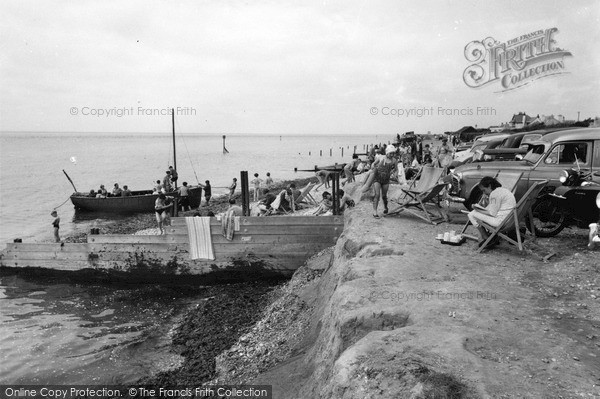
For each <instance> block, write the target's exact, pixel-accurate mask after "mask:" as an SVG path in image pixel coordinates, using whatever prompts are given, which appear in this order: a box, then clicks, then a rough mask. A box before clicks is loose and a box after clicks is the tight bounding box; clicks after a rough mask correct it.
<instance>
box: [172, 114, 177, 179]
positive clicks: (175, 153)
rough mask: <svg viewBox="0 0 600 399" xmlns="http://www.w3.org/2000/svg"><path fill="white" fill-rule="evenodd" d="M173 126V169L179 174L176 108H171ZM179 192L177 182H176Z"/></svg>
mask: <svg viewBox="0 0 600 399" xmlns="http://www.w3.org/2000/svg"><path fill="white" fill-rule="evenodd" d="M171 124H172V125H173V169H175V173H177V151H175V108H171ZM174 183H175V190H177V180H175V181H174Z"/></svg>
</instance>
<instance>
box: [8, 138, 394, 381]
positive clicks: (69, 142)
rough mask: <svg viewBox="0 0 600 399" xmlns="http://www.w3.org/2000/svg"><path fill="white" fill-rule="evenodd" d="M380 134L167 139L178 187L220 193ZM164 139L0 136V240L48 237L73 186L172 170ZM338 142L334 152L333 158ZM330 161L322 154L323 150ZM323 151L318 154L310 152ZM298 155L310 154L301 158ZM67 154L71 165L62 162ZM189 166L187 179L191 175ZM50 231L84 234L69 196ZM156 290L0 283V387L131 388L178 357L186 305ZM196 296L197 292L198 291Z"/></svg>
mask: <svg viewBox="0 0 600 399" xmlns="http://www.w3.org/2000/svg"><path fill="white" fill-rule="evenodd" d="M387 139H388V138H387V137H381V136H380V137H377V136H371V137H361V136H349V137H344V136H333V137H322V136H302V137H299V136H281V137H280V136H241V135H238V136H235V135H231V136H228V137H227V142H226V145H227V149H228V150H229V154H227V155H223V153H222V137H221V136H220V135H213V136H206V135H204V136H191V135H182V136H179V137H178V142H177V146H178V151H177V161H178V164H177V165H178V171H179V175H180V182H183V181H188V182H189V183H193V184H195V183H196V182H197V179H198V180H199V181H201V182H204V180H210V181H211V183H212V185H213V187H214V188H213V193H214V194H219V193H225V192H227V190H226V189H225V187H226V186H228V185H229V184H230V182H231V179H232V178H233V177H238V178H239V172H240V170H247V171H248V172H249V173H250V174H254V173H255V172H256V173H259V174H260V176H261V178H263V179H264V177H265V174H266V172H271V176H272V177H273V178H274V179H275V180H278V179H292V178H295V177H298V178H300V177H308V176H311V175H312V173H298V174H295V173H294V167H298V168H299V169H310V168H312V167H313V166H314V165H328V164H332V163H334V162H345V161H347V160H348V159H350V157H351V154H352V151H353V147H354V146H355V145H356V146H357V151H358V152H363V148H364V145H365V144H371V143H378V142H379V141H385V140H387ZM171 140H172V139H171V138H170V137H169V136H168V135H165V136H163V135H156V134H154V135H148V134H130V135H109V134H104V135H93V134H56V133H54V134H51V133H47V134H31V133H29V134H26V133H13V134H6V133H4V134H1V135H0V162H1V163H0V167H1V168H0V171H1V178H0V218H1V221H2V223H1V225H0V245H2V246H4V244H3V243H4V242H7V241H12V239H13V238H15V237H19V238H22V239H23V240H24V241H29V242H31V241H48V240H51V238H52V229H51V225H50V223H51V221H52V218H51V216H50V212H51V210H52V209H53V208H55V207H58V206H59V205H61V204H62V203H63V202H65V200H68V197H69V195H70V194H71V193H72V192H73V188H72V187H71V185H70V183H69V182H68V180H67V179H66V177H65V176H64V174H63V173H62V169H64V170H65V171H66V172H67V173H68V174H69V175H70V176H71V178H72V179H73V181H74V183H75V185H76V187H77V189H78V190H79V191H89V190H90V189H92V188H93V189H97V188H98V187H99V185H100V184H104V185H105V186H106V187H107V189H110V188H111V187H112V185H113V184H114V183H115V182H118V183H119V184H120V185H121V186H123V185H124V184H126V185H128V186H129V187H130V189H132V190H136V189H147V188H149V187H151V186H152V182H153V181H156V180H157V179H162V177H163V176H164V172H165V170H166V168H167V167H168V165H170V164H172V161H171V159H172V150H171ZM341 147H344V155H345V156H344V157H342V156H341ZM330 148H331V149H333V156H332V157H330V156H329V149H330ZM319 151H323V154H324V155H323V156H322V157H320V156H319ZM309 152H310V153H311V155H309ZM72 157H74V162H73V161H72V160H71V158H72ZM194 171H195V173H194ZM58 212H59V215H60V216H61V220H62V221H61V234H63V235H66V234H69V233H71V232H75V231H87V230H88V229H89V227H90V224H91V223H92V221H90V220H89V215H88V216H87V218H88V220H82V218H81V217H77V218H76V217H75V213H74V209H73V206H72V204H71V202H70V201H67V202H66V203H64V205H62V206H60V207H59V209H58ZM194 295H196V294H195V293H190V294H189V295H188V296H185V295H181V294H180V293H179V291H178V290H174V291H172V290H170V289H169V288H166V287H146V286H141V287H136V288H133V289H132V288H128V289H123V288H120V287H110V286H93V285H83V286H81V285H75V284H64V283H50V282H48V283H46V282H31V281H29V280H24V279H22V278H20V277H16V276H8V277H0V383H22V384H27V383H30V384H44V383H65V384H77V383H79V384H84V383H98V384H100V383H105V384H108V383H112V384H120V383H131V382H134V381H136V380H137V379H138V378H139V377H141V376H145V375H148V374H149V373H152V372H153V371H155V370H156V367H159V366H162V367H164V366H165V365H174V364H177V362H178V361H179V360H180V359H178V358H176V357H174V355H172V354H169V352H168V350H167V349H168V348H167V347H166V344H167V342H168V330H169V328H170V327H171V326H172V324H173V317H174V316H173V315H174V313H175V312H176V310H178V309H181V308H182V307H184V306H185V305H186V304H187V303H189V301H193V300H194ZM198 295H199V294H198Z"/></svg>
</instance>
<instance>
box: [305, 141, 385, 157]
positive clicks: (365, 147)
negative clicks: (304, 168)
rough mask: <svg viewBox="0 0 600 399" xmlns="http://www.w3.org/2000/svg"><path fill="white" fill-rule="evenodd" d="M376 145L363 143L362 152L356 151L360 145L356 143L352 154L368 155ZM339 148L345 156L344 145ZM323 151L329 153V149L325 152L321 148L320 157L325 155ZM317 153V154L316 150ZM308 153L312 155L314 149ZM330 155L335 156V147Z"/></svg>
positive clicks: (348, 147)
mask: <svg viewBox="0 0 600 399" xmlns="http://www.w3.org/2000/svg"><path fill="white" fill-rule="evenodd" d="M377 145H378V146H379V148H381V146H382V145H383V143H379V144H377ZM374 146H375V144H363V146H362V147H363V148H362V149H363V152H362V153H357V152H356V150H357V149H358V146H357V145H355V146H354V147H353V151H352V154H357V155H367V154H368V153H369V151H370V150H371V149H372V148H373V147H374ZM346 148H347V149H350V146H346ZM339 149H340V151H341V156H342V157H343V156H344V147H340V148H339ZM323 153H325V155H327V150H325V152H323V150H319V156H320V157H322V156H323ZM315 154H316V152H315ZM308 155H309V156H312V151H309V152H308ZM329 156H330V157H332V156H333V148H330V149H329Z"/></svg>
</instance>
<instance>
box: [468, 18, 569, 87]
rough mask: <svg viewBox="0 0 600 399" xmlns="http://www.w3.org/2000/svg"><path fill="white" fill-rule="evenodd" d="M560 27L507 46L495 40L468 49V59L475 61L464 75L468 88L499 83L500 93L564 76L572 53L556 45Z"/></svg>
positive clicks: (477, 42) (475, 44)
mask: <svg viewBox="0 0 600 399" xmlns="http://www.w3.org/2000/svg"><path fill="white" fill-rule="evenodd" d="M557 32H558V29H557V28H550V29H546V30H538V31H535V32H532V33H528V34H524V35H521V36H519V37H516V38H514V39H511V40H508V41H507V42H506V43H500V42H498V41H496V40H495V39H494V38H492V37H488V38H486V39H484V40H481V41H472V42H470V43H469V44H467V45H466V46H465V58H466V59H467V60H468V61H469V62H472V64H471V65H469V66H468V67H467V68H466V69H465V71H464V73H463V79H464V81H465V83H466V85H467V86H469V87H472V88H479V87H483V86H485V85H488V84H491V83H494V82H498V83H499V84H500V86H501V88H502V89H501V90H500V91H507V90H512V89H516V88H518V87H522V86H524V85H526V84H528V83H531V82H533V81H534V80H537V79H540V78H545V77H548V76H552V75H558V74H561V73H565V72H566V71H565V61H564V58H565V57H566V56H572V54H571V53H570V52H569V51H566V50H563V49H561V48H558V47H557V46H556V41H555V40H554V35H555V34H556V33H557Z"/></svg>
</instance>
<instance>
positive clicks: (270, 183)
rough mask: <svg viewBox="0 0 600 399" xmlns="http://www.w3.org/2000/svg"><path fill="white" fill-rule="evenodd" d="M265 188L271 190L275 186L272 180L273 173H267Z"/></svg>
mask: <svg viewBox="0 0 600 399" xmlns="http://www.w3.org/2000/svg"><path fill="white" fill-rule="evenodd" d="M265 186H266V188H267V189H270V188H271V186H273V179H272V178H271V172H267V178H266V180H265Z"/></svg>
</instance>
